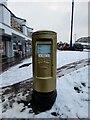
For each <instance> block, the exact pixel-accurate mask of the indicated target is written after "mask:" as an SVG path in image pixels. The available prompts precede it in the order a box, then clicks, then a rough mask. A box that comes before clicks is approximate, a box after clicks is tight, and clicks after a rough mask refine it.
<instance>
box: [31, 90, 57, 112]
mask: <svg viewBox="0 0 90 120" xmlns="http://www.w3.org/2000/svg"><path fill="white" fill-rule="evenodd" d="M56 97H57V91H56V90H54V91H52V92H49V93H41V92H37V91H35V90H33V93H32V102H33V105H35V106H36V107H37V108H38V109H39V111H46V110H49V109H51V107H52V106H53V104H54V102H55V100H56Z"/></svg>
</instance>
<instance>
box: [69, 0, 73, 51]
mask: <svg viewBox="0 0 90 120" xmlns="http://www.w3.org/2000/svg"><path fill="white" fill-rule="evenodd" d="M73 15H74V0H72V16H71V35H70V49H72V33H73Z"/></svg>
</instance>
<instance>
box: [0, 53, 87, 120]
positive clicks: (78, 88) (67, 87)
mask: <svg viewBox="0 0 90 120" xmlns="http://www.w3.org/2000/svg"><path fill="white" fill-rule="evenodd" d="M82 59H88V52H75V51H74V52H70V51H58V52H57V68H60V67H62V66H63V65H66V64H69V63H72V62H75V61H79V60H82ZM31 62H32V61H31V59H27V60H24V61H23V62H22V63H21V64H18V65H16V66H13V67H11V68H10V69H9V70H7V71H5V72H4V73H2V74H1V75H0V78H1V77H2V84H1V85H0V86H7V85H10V84H14V83H16V82H19V81H22V78H23V80H24V79H28V78H30V77H32V65H31V64H30V65H29V66H27V67H22V68H19V66H21V65H23V64H26V63H31ZM11 75H12V78H10V76H11ZM14 75H15V76H14ZM24 76H25V77H24ZM20 78H21V79H20ZM88 94H89V93H88V65H86V66H84V65H83V67H82V68H78V69H77V70H74V71H72V72H70V73H68V74H65V75H64V76H62V77H59V76H57V98H56V101H55V103H54V105H53V106H52V108H51V109H50V110H48V111H45V112H41V113H39V114H35V113H34V112H33V110H32V108H30V107H28V106H25V107H24V104H23V103H20V104H18V103H17V99H19V98H21V99H22V97H23V96H22V93H19V94H18V95H17V96H14V95H13V96H14V97H13V99H14V100H13V103H12V107H10V104H9V103H10V102H8V101H9V100H8V98H9V97H10V96H11V95H6V96H3V97H5V99H4V101H3V102H2V101H0V111H1V113H2V111H3V113H2V114H1V115H0V117H2V118H88ZM18 97H19V98H18ZM5 104H7V106H6V108H5ZM1 108H2V109H1Z"/></svg>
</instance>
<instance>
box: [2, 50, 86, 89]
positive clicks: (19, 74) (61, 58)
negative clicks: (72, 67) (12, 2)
mask: <svg viewBox="0 0 90 120" xmlns="http://www.w3.org/2000/svg"><path fill="white" fill-rule="evenodd" d="M82 59H88V52H75V51H57V68H58V67H61V66H63V65H65V64H68V63H72V62H75V61H79V60H82ZM27 63H32V58H29V59H26V60H23V61H22V63H20V64H18V65H16V66H13V67H11V68H10V69H8V70H7V71H5V72H3V73H2V74H1V75H0V87H3V86H8V85H12V84H14V83H17V82H20V81H23V80H25V79H28V78H31V77H32V64H30V65H29V66H26V67H22V68H19V66H21V65H23V64H27Z"/></svg>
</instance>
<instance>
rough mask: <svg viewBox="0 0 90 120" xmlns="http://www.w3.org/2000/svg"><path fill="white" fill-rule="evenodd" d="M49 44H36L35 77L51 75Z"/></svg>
mask: <svg viewBox="0 0 90 120" xmlns="http://www.w3.org/2000/svg"><path fill="white" fill-rule="evenodd" d="M51 49H52V46H51V44H48V43H44V44H43V43H38V44H37V72H36V73H37V77H51V76H52V71H51V70H52V69H51V65H52V61H51V56H52V55H51Z"/></svg>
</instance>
